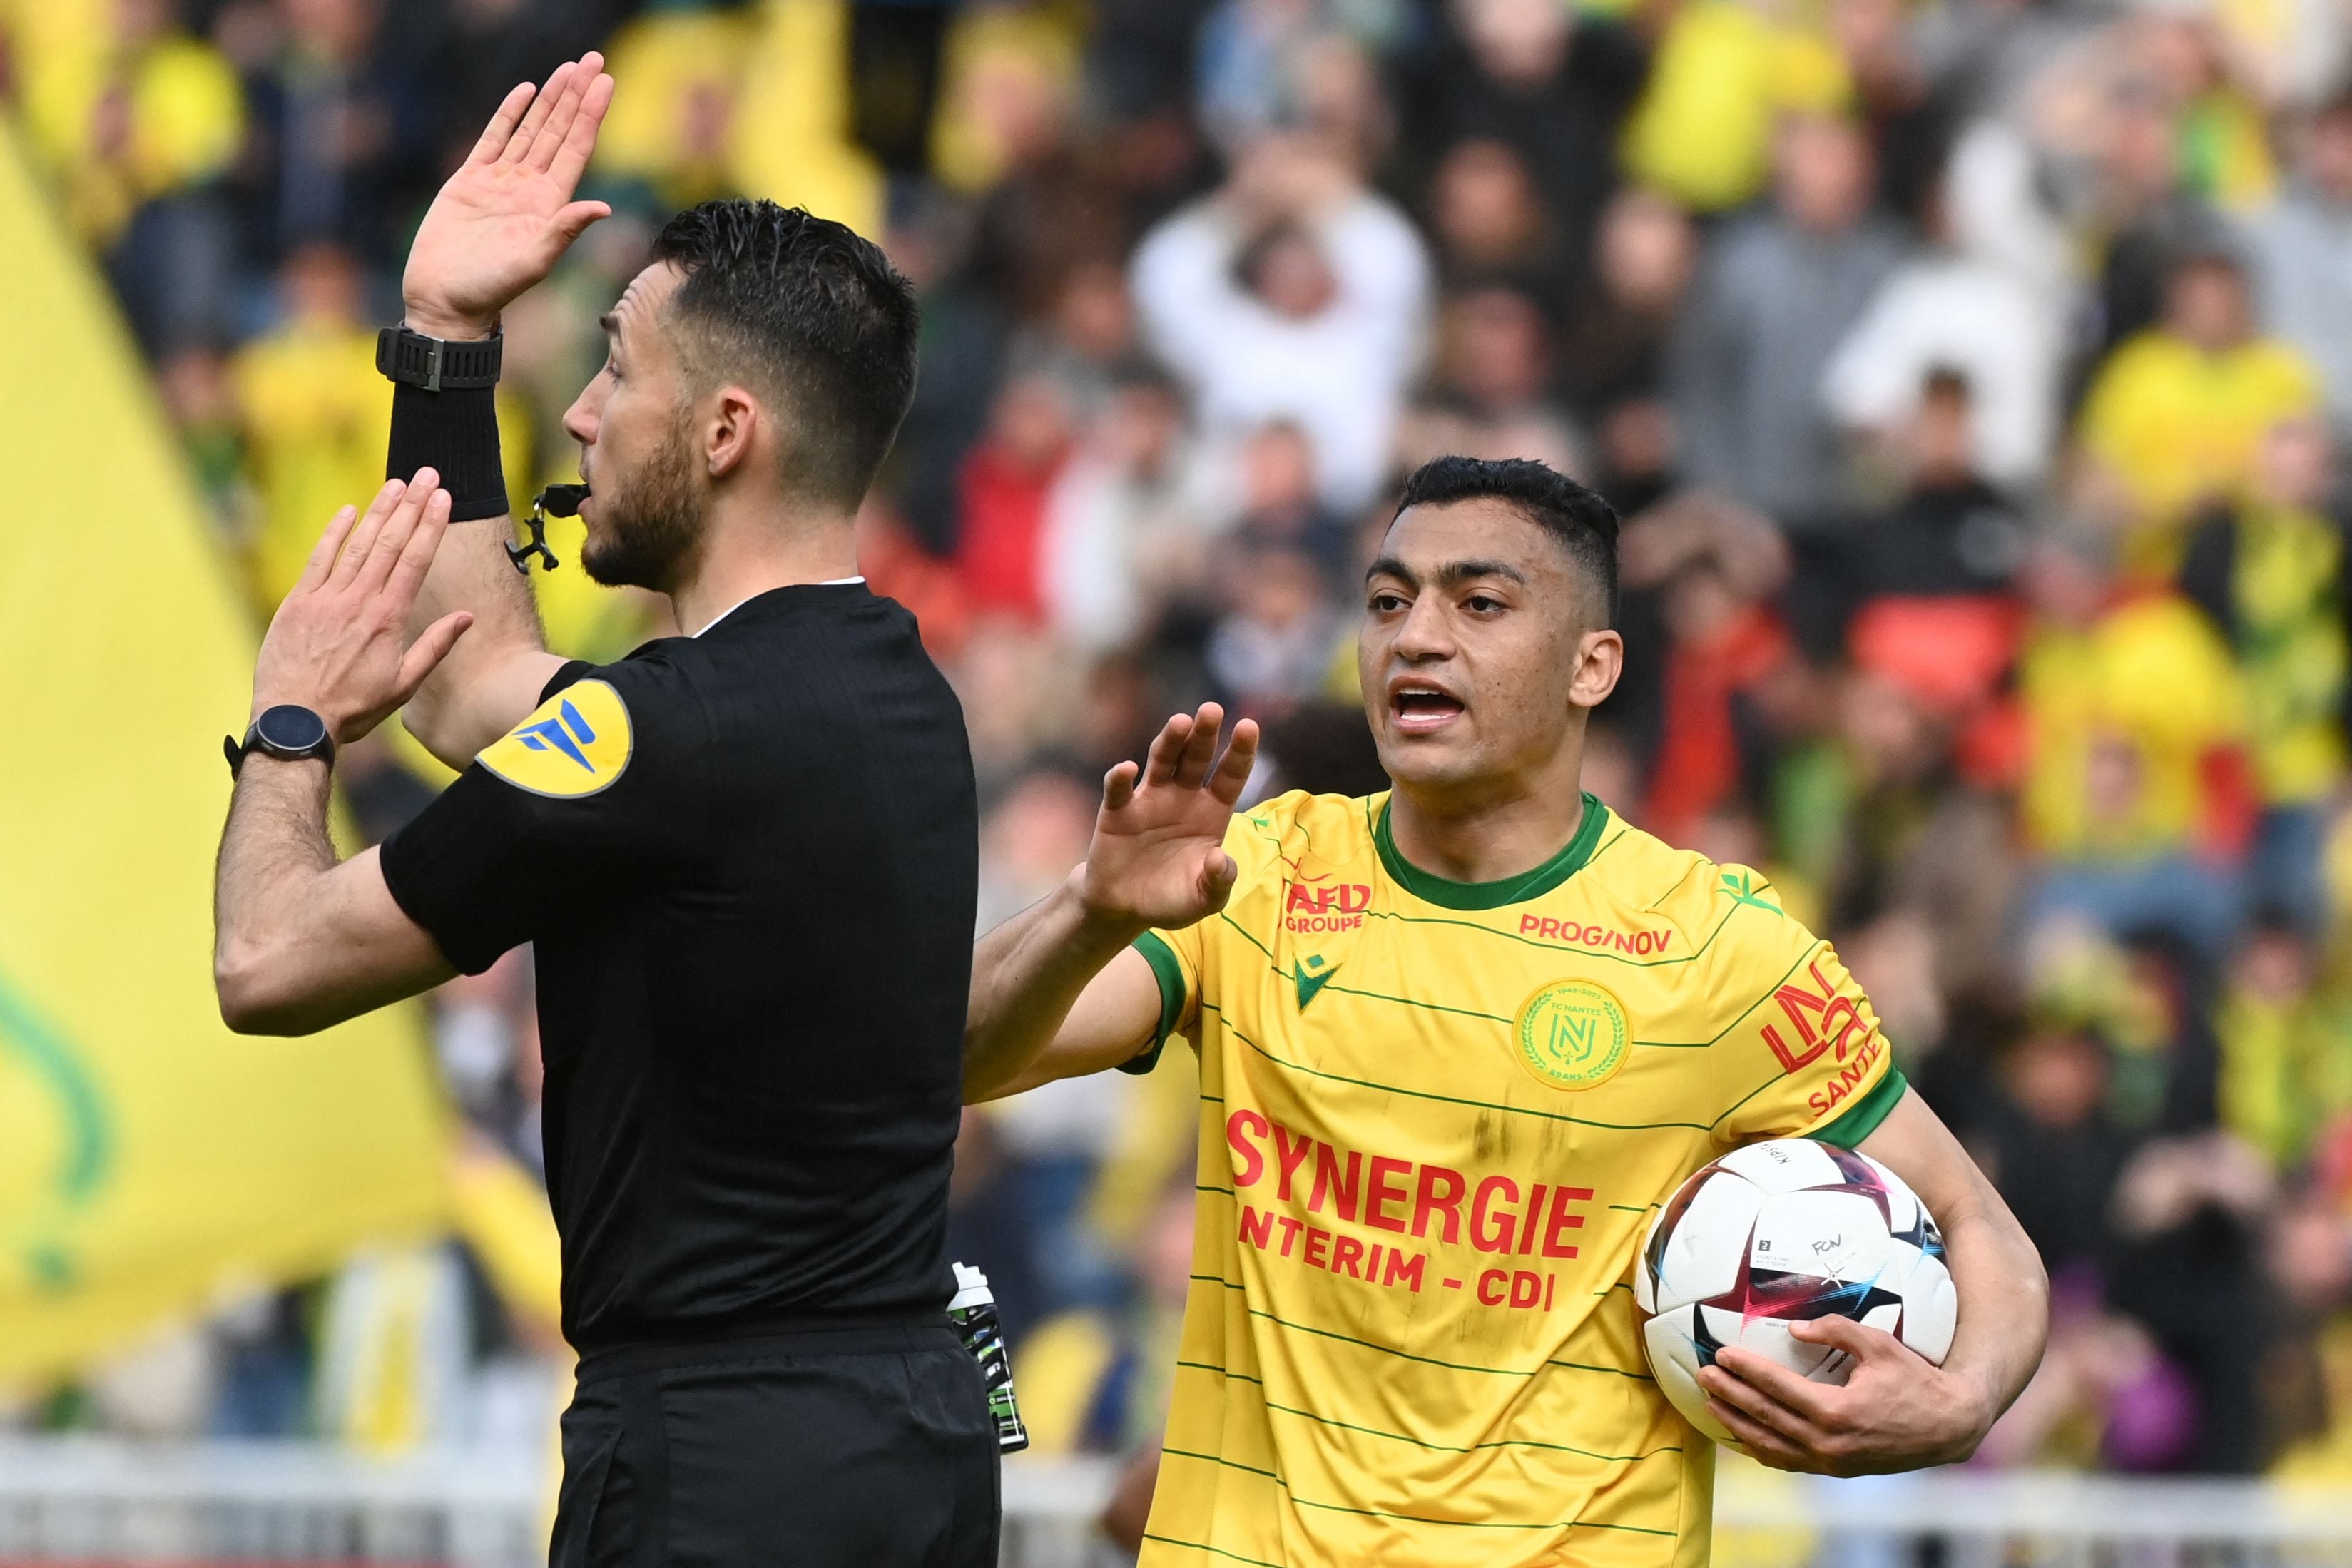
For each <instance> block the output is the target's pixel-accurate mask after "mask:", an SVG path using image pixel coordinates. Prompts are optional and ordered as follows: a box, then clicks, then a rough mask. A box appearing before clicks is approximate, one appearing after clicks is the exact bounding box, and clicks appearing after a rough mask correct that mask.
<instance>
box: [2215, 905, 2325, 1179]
mask: <svg viewBox="0 0 2352 1568" xmlns="http://www.w3.org/2000/svg"><path fill="white" fill-rule="evenodd" d="M2341 1008H2342V1004H2341V1002H2340V1001H2339V1000H2337V999H2336V998H2333V997H2330V996H2327V995H2325V994H2322V993H2321V991H2320V988H2319V960H2318V955H2317V954H2316V953H2315V952H2313V950H2312V945H2311V942H2310V940H2309V939H2308V938H2307V937H2305V935H2304V934H2303V933H2302V932H2301V931H2298V930H2297V929H2296V928H2295V926H2294V924H2293V923H2292V922H2291V921H2284V920H2281V919H2279V918H2277V916H2276V914H2275V913H2272V914H2269V915H2267V916H2264V915H2258V916H2257V917H2256V920H2255V921H2254V923H2253V926H2252V929H2251V930H2250V931H2247V933H2246V936H2245V939H2244V940H2243V941H2242V942H2241V943H2240V944H2239V947H2238V951H2237V952H2236V953H2235V954H2233V955H2232V956H2231V962H2230V970H2229V975H2228V980H2227V983H2226V984H2225V986H2224V988H2223V990H2222V993H2221V1001H2220V1004H2219V1005H2218V1006H2217V1007H2216V1008H2215V1010H2214V1017H2213V1027H2214V1032H2215V1034H2216V1035H2217V1036H2218V1037H2219V1038H2220V1042H2221V1086H2220V1093H2221V1125H2222V1126H2223V1127H2225V1128H2227V1129H2228V1130H2229V1131H2231V1133H2233V1134H2235V1135H2236V1136H2237V1137H2238V1138H2239V1139H2240V1140H2242V1142H2244V1143H2245V1144H2246V1145H2247V1146H2248V1147H2250V1148H2252V1149H2253V1150H2255V1151H2256V1152H2259V1153H2261V1154H2262V1155H2263V1157H2264V1158H2265V1159H2267V1160H2268V1161H2269V1162H2270V1163H2271V1165H2272V1166H2273V1169H2276V1170H2282V1171H2292V1170H2294V1169H2295V1168H2297V1167H2298V1166H2300V1165H2301V1164H2302V1163H2303V1162H2304V1160H2305V1157H2306V1156H2307V1155H2308V1154H2309V1153H2310V1152H2311V1150H2312V1148H2313V1146H2314V1144H2315V1142H2317V1140H2318V1137H2319V1134H2320V1131H2321V1130H2322V1129H2324V1128H2325V1127H2326V1126H2327V1124H2328V1123H2329V1122H2330V1121H2333V1120H2334V1119H2335V1118H2336V1117H2337V1116H2340V1115H2342V1114H2343V1113H2344V1112H2345V1111H2346V1110H2352V1053H2347V1051H2345V1050H2344V1049H2343V1032H2342V1031H2343V1025H2344V1016H2343V1013H2342V1010H2341Z"/></svg>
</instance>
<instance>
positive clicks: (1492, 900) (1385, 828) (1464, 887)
mask: <svg viewBox="0 0 2352 1568" xmlns="http://www.w3.org/2000/svg"><path fill="white" fill-rule="evenodd" d="M1607 826H1609V808H1608V807H1607V806H1605V805H1601V802H1600V801H1598V800H1596V799H1595V798H1593V796H1592V795H1591V794H1590V793H1589V792H1588V793H1587V794H1586V795H1585V797H1584V816H1583V818H1582V820H1580V822H1578V823H1577V825H1576V837H1573V838H1570V840H1569V841H1568V845H1567V847H1565V848H1563V849H1562V850H1561V851H1560V852H1559V854H1557V855H1555V856H1553V857H1552V858H1550V859H1549V860H1547V861H1545V862H1544V863H1543V864H1542V865H1540V866H1538V867H1537V868H1535V869H1534V870H1532V871H1523V872H1521V873H1520V874H1519V875H1517V876H1516V877H1506V878H1504V879H1502V880H1501V881H1499V882H1455V881H1449V880H1448V879H1445V878H1444V877H1440V876H1437V875H1435V874H1434V873H1433V872H1429V871H1424V870H1423V869H1422V868H1420V867H1418V866H1415V865H1414V864H1412V862H1411V861H1409V860H1407V859H1406V858H1404V857H1403V856H1402V855H1401V854H1399V853H1398V852H1397V847H1396V838H1395V837H1394V836H1393V835H1392V834H1391V833H1390V832H1389V804H1388V802H1386V801H1382V802H1381V819H1380V820H1379V821H1378V822H1376V823H1374V824H1373V825H1372V843H1373V844H1374V845H1375V846H1376V847H1378V848H1379V850H1380V852H1381V865H1382V866H1384V867H1386V868H1388V873H1389V875H1390V876H1391V877H1392V878H1394V879H1396V880H1397V882H1398V883H1399V884H1400V885H1402V887H1403V889H1404V890H1405V891H1406V892H1408V893H1411V894H1412V896H1413V897H1414V898H1417V899H1420V900H1423V901H1424V902H1427V903H1433V904H1435V905H1437V906H1438V907H1439V908H1440V909H1447V910H1499V909H1501V908H1503V907H1504V906H1505V905H1507V904H1518V903H1525V902H1526V901H1527V900H1529V899H1533V898H1538V897H1540V896H1542V895H1543V894H1545V893H1549V892H1550V891H1551V890H1552V889H1554V888H1557V887H1559V885H1560V884H1561V883H1562V882H1565V881H1567V880H1568V879H1570V877H1573V876H1574V875H1576V873H1577V872H1578V871H1580V870H1581V869H1582V868H1583V867H1584V863H1585V862H1586V861H1587V860H1590V859H1591V858H1592V850H1593V847H1594V846H1595V845H1596V844H1598V843H1599V842H1600V841H1601V831H1602V830H1603V829H1604V828H1606V827H1607Z"/></svg>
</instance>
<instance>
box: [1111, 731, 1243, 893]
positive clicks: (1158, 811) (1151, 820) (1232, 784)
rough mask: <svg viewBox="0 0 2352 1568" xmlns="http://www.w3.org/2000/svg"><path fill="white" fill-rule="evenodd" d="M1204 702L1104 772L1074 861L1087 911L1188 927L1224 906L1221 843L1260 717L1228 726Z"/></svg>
mask: <svg viewBox="0 0 2352 1568" xmlns="http://www.w3.org/2000/svg"><path fill="white" fill-rule="evenodd" d="M1224 722H1225V710H1223V708H1220V707H1219V706H1217V704H1215V703H1213V702H1204V703H1202V705H1201V710H1200V711H1199V712H1197V713H1191V714H1185V713H1179V714H1177V715H1176V716H1175V717H1174V718H1172V719H1171V720H1169V721H1168V722H1167V723H1166V724H1164V725H1162V726H1160V735H1159V738H1158V739H1156V740H1154V741H1153V742H1151V750H1150V752H1148V753H1146V755H1145V757H1144V760H1143V762H1142V763H1140V764H1138V763H1119V764H1118V766H1117V767H1115V768H1113V769H1111V770H1110V772H1109V773H1107V774H1105V775H1104V777H1103V803H1102V810H1101V812H1100V813H1099V814H1098V815H1097V816H1096V818H1095V836H1094V842H1093V844H1092V846H1091V847H1089V848H1088V849H1087V863H1086V865H1085V866H1083V867H1082V868H1080V884H1079V885H1080V890H1081V892H1082V895H1083V897H1084V898H1085V900H1086V904H1087V910H1088V912H1089V913H1091V914H1093V915H1096V916H1097V917H1099V918H1101V919H1104V920H1107V921H1113V922H1116V923H1119V924H1125V925H1140V926H1163V927H1176V926H1188V925H1191V924H1192V922H1193V921H1198V920H1203V919H1206V918H1207V917H1208V916H1210V915H1213V914H1214V913H1216V912H1217V911H1218V910H1221V909H1223V908H1224V907H1225V898H1226V896H1227V895H1228V894H1230V893H1231V892H1232V891H1233V887H1234V871H1235V868H1234V859H1233V857H1232V856H1230V855H1228V854H1226V853H1225V850H1224V840H1225V828H1226V827H1227V826H1228V825H1229V824H1230V823H1231V822H1232V820H1233V815H1234V803H1235V802H1236V801H1238V800H1240V799H1241V794H1242V786H1243V785H1244V784H1247V783H1248V782H1249V775H1250V768H1251V766H1252V764H1253V763H1255V762H1256V760H1257V723H1256V721H1255V720H1251V719H1244V720H1242V721H1240V722H1239V723H1237V724H1235V725H1234V734H1233V743H1232V744H1231V745H1229V746H1226V747H1225V748H1224V750H1223V755H1222V756H1221V755H1220V754H1219V752H1218V743H1219V742H1220V741H1221V740H1222V739H1223V730H1224Z"/></svg>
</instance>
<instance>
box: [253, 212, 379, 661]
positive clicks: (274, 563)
mask: <svg viewBox="0 0 2352 1568" xmlns="http://www.w3.org/2000/svg"><path fill="white" fill-rule="evenodd" d="M363 290H364V280H363V278H362V274H361V271H360V267H359V262H358V261H357V259H356V258H353V257H352V254H351V252H349V251H347V250H344V249H342V248H341V247H337V246H334V245H331V244H328V243H327V242H325V241H323V240H321V241H315V242H312V243H310V244H307V245H303V246H300V247H297V248H296V250H295V251H294V253H293V254H292V255H291V256H289V258H287V260H286V264H285V266H284V267H283V268H280V269H279V272H278V292H279V294H280V296H281V298H282V309H283V311H284V318H283V320H282V321H281V322H280V324H279V325H278V327H276V328H275V329H274V330H272V331H268V332H267V333H265V334H263V335H262V336H260V337H258V338H256V339H255V340H254V341H253V342H250V343H248V344H247V345H246V346H245V347H244V348H243V349H241V350H239V351H238V352H237V354H236V359H235V360H234V362H233V363H232V374H233V375H234V376H235V379H236V394H237V401H238V404H239V405H240V406H241V407H242V408H243V410H244V415H245V429H246V442H247V452H248V454H249V456H250V460H251V462H252V465H253V472H254V480H255V487H256V489H257V490H258V491H259V493H260V499H261V518H260V526H259V529H258V531H257V535H256V538H255V540H254V547H253V555H252V572H253V580H252V590H253V597H254V604H255V605H256V607H257V609H258V610H259V611H260V613H261V614H262V615H264V616H267V615H268V613H269V611H271V610H273V609H275V608H276V607H277V605H278V600H280V599H281V598H283V597H285V595H286V590H287V589H289V588H290V587H292V586H293V585H294V580H295V579H296V578H297V577H299V576H300V575H301V574H302V564H303V563H304V562H306V561H308V560H309V559H310V549H311V546H313V545H315V544H316V543H318V542H319V531H320V529H321V528H323V527H324V526H326V525H325V521H324V520H325V519H327V518H330V517H332V516H333V515H334V514H335V510H336V509H337V508H338V507H341V506H343V505H344V504H346V503H347V502H350V501H351V500H352V498H353V497H361V498H364V497H367V496H371V495H373V494H374V493H375V490H376V487H377V486H379V485H381V484H382V483H383V433H384V422H385V421H386V420H387V419H389V418H391V416H392V384H391V383H389V382H387V381H385V380H384V379H383V376H381V375H379V374H376V368H375V329H374V328H373V326H371V325H370V324H369V313H368V310H367V307H366V303H365V301H364V300H363V298H362V294H363Z"/></svg>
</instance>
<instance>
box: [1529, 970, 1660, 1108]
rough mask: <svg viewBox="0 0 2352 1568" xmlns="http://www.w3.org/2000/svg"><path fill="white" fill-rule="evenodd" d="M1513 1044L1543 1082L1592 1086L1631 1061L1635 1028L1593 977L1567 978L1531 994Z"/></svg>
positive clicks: (1558, 1086)
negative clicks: (1626, 1061) (1627, 1060)
mask: <svg viewBox="0 0 2352 1568" xmlns="http://www.w3.org/2000/svg"><path fill="white" fill-rule="evenodd" d="M1512 1044H1513V1046H1514V1047H1516V1048H1517V1052H1518V1057H1519V1062H1520V1065H1521V1066H1523V1067H1525V1068H1527V1069H1528V1071H1529V1072H1530V1073H1533V1074H1534V1075H1535V1077H1536V1079H1537V1080H1538V1082H1541V1083H1545V1084H1549V1086H1550V1087H1552V1088H1553V1089H1591V1088H1592V1087H1593V1086H1594V1085H1595V1084H1599V1083H1605V1082H1607V1081H1608V1080H1609V1079H1610V1078H1611V1077H1612V1075H1613V1074H1614V1073H1615V1072H1616V1071H1617V1069H1618V1068H1621V1067H1623V1066H1624V1065H1625V1058H1627V1057H1628V1056H1630V1055H1632V1054H1633V1028H1632V1026H1630V1025H1628V1024H1627V1023H1626V1021H1625V1005H1624V1004H1623V1003H1622V1002H1620V1001H1618V1000H1617V998H1616V997H1614V996H1612V995H1611V994H1609V993H1608V992H1607V991H1605V990H1603V989H1602V988H1601V987H1600V986H1598V985H1595V984H1592V982H1591V981H1590V980H1561V981H1556V982H1554V983H1553V984H1549V985H1547V986H1545V987H1544V988H1543V989H1542V990H1540V991H1538V992H1537V993H1536V994H1534V995H1532V996H1530V997H1528V1000H1527V1005H1525V1006H1523V1007H1521V1008H1520V1009H1519V1017H1518V1024H1517V1027H1516V1028H1514V1029H1513V1031H1512Z"/></svg>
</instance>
